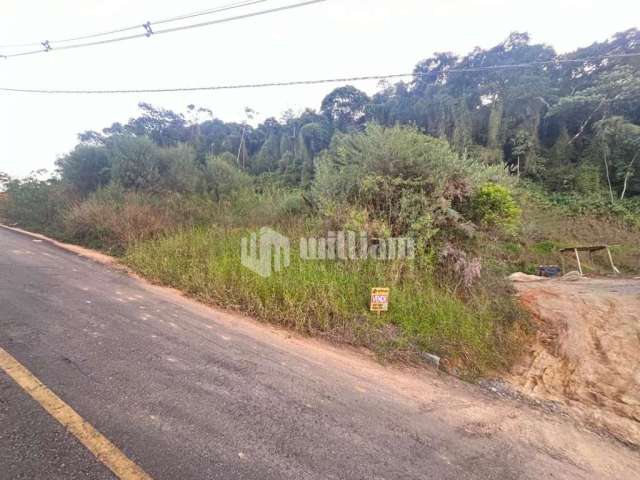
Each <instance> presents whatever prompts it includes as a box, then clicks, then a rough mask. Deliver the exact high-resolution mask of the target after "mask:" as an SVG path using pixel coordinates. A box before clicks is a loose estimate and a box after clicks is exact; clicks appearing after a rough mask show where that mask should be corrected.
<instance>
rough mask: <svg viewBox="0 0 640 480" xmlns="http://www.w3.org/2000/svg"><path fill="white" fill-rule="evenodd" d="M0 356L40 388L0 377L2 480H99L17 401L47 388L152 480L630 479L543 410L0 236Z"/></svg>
mask: <svg viewBox="0 0 640 480" xmlns="http://www.w3.org/2000/svg"><path fill="white" fill-rule="evenodd" d="M0 348H1V349H2V350H4V351H5V352H6V353H7V355H10V356H11V357H12V358H13V359H15V360H16V361H17V362H19V363H20V364H21V365H22V366H23V367H24V369H25V371H28V372H29V373H30V374H31V375H33V376H34V377H37V379H38V380H40V381H41V382H42V383H43V384H44V385H43V386H42V388H38V389H32V391H31V392H30V391H29V390H28V389H27V390H25V389H24V388H23V387H21V386H20V385H19V382H17V381H16V380H15V379H14V378H13V377H12V376H10V375H9V374H7V373H6V372H5V371H3V369H2V368H0V472H2V473H1V474H0V477H2V478H7V479H17V478H25V479H38V478H42V479H45V478H46V479H74V478H91V479H93V478H96V479H102V478H114V477H113V474H112V473H111V470H110V469H109V468H107V466H106V465H105V464H104V463H103V461H104V459H103V461H101V460H99V459H98V458H96V456H95V455H94V454H93V453H91V452H90V450H89V449H88V448H87V447H86V445H84V444H83V443H81V442H80V441H78V440H77V439H76V437H75V436H73V435H72V434H71V433H69V432H68V431H67V430H66V429H65V428H64V427H63V426H62V425H61V424H60V423H59V421H60V419H59V418H58V419H56V418H54V417H55V415H58V417H60V415H59V414H56V411H55V409H54V412H53V413H50V412H48V411H46V410H45V409H44V408H43V407H42V404H41V402H40V403H39V401H38V400H36V399H35V398H34V391H35V392H36V393H38V392H40V393H42V391H51V392H52V394H55V395H57V397H59V399H61V401H63V402H65V404H66V405H68V406H69V407H70V408H72V409H73V410H74V411H75V412H77V414H78V415H80V416H81V417H82V419H84V421H85V422H87V424H88V425H90V426H92V427H93V428H95V429H96V430H97V431H98V432H100V433H101V434H102V435H103V436H104V437H106V439H108V440H109V441H111V442H112V443H113V444H114V445H115V446H116V447H117V449H118V450H119V452H120V453H121V454H122V455H123V456H126V458H128V459H129V460H130V461H131V462H133V463H135V465H137V466H138V467H139V468H140V469H141V470H144V472H146V473H147V474H148V475H149V476H150V477H151V478H154V479H171V480H173V479H225V480H233V479H243V480H248V479H261V480H263V479H427V478H433V479H439V480H440V479H456V480H460V479H494V478H495V479H501V480H504V479H521V478H532V479H533V478H536V479H538V478H554V479H558V478H567V479H569V478H571V479H573V478H578V479H591V478H612V479H613V478H615V479H624V478H629V479H631V478H637V472H638V471H640V454H639V453H638V452H637V451H633V450H631V449H629V448H627V447H625V446H623V445H621V444H619V443H616V442H615V441H614V440H612V439H609V438H607V437H604V436H601V435H597V434H596V433H593V432H590V431H588V430H586V429H584V428H582V427H580V426H579V425H576V424H574V423H572V421H571V420H569V419H567V418H563V417H561V416H559V415H557V414H554V413H551V412H548V411H545V410H542V409H534V408H533V407H531V406H528V405H525V404H523V403H519V402H516V401H514V400H509V399H505V398H500V397H499V396H498V395H496V394H493V393H491V392H489V391H485V390H482V389H480V388H479V387H475V386H472V385H468V384H465V383H463V382H460V381H457V380H455V379H452V378H450V377H447V376H444V375H439V374H438V373H437V372H431V371H413V370H409V369H401V368H391V367H384V366H381V365H379V364H377V363H376V362H375V361H374V360H373V359H371V358H370V357H369V356H368V355H367V354H366V353H365V352H354V351H347V350H344V349H338V348H335V347H332V346H329V345H325V344H324V343H322V342H319V341H314V340H309V339H304V338H299V337H298V336H295V335H292V334H289V333H287V332H285V331H281V330H278V329H275V328H273V327H269V326H265V325H261V324H258V323H257V322H254V321H252V320H251V319H247V318H243V317H240V316H237V315H233V314H229V313H225V312H220V311H217V310H214V309H210V308H208V307H205V306H202V305H199V304H197V303H195V302H192V301H190V300H187V299H184V298H182V297H181V296H180V295H178V294H176V293H175V292H172V291H169V290H167V289H162V288H159V287H153V286H150V285H148V284H147V283H146V282H144V281H141V280H139V279H136V278H134V277H132V276H130V275H128V274H127V273H125V272H123V271H120V270H117V269H115V268H112V267H107V266H104V265H102V264H99V263H97V262H95V261H92V260H90V259H87V258H83V257H81V256H78V255H76V254H74V253H70V252H67V251H64V250H62V249H60V248H58V247H56V246H54V245H52V244H50V243H48V242H46V241H38V240H34V239H33V238H30V237H28V236H25V235H22V234H19V233H15V232H12V231H8V230H5V229H3V228H0ZM5 370H6V368H5ZM35 396H36V397H37V396H38V395H35ZM40 396H42V395H40ZM132 478H133V477H132Z"/></svg>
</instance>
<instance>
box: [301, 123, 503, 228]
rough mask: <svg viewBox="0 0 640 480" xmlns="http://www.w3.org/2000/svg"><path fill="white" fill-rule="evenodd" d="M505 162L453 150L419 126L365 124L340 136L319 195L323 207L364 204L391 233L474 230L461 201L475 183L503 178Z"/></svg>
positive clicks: (321, 171) (325, 161)
mask: <svg viewBox="0 0 640 480" xmlns="http://www.w3.org/2000/svg"><path fill="white" fill-rule="evenodd" d="M503 179H505V178H504V173H503V172H502V169H501V168H498V167H488V166H484V165H481V164H479V163H477V162H475V161H474V160H473V159H471V158H469V157H466V156H460V155H458V154H457V153H455V152H454V151H453V150H452V149H451V148H450V147H449V145H448V143H447V142H446V141H444V140H440V139H436V138H433V137H429V136H426V135H423V134H422V133H420V132H419V131H418V130H417V129H415V128H410V127H394V128H383V127H381V126H377V125H371V126H369V127H367V129H366V131H365V132H364V133H360V134H351V135H339V136H336V137H335V139H334V142H333V144H332V146H331V148H330V149H329V150H328V151H327V152H326V153H325V154H324V155H323V157H322V159H321V160H320V163H319V165H318V171H317V174H316V180H315V183H314V185H313V192H314V198H315V199H316V201H317V203H318V204H319V207H320V209H321V211H322V212H324V213H325V214H332V213H334V212H340V211H344V210H345V209H344V208H340V206H339V205H340V204H344V205H348V206H349V207H350V208H356V209H359V210H360V211H364V212H365V213H364V216H365V217H366V218H368V219H369V220H370V221H372V222H376V223H378V224H384V225H387V226H388V227H389V231H390V233H391V234H395V235H403V234H407V233H414V234H418V235H425V236H426V237H427V238H431V237H433V236H434V235H435V234H437V233H440V234H441V235H446V236H455V235H456V234H458V233H463V234H467V233H468V232H469V228H468V225H467V224H468V219H466V218H464V216H463V210H464V209H463V207H464V205H465V203H466V202H467V201H468V199H469V197H470V195H471V193H472V192H473V190H474V188H476V187H477V186H479V185H482V184H484V183H486V182H487V181H489V180H503Z"/></svg>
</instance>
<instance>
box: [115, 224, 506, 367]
mask: <svg viewBox="0 0 640 480" xmlns="http://www.w3.org/2000/svg"><path fill="white" fill-rule="evenodd" d="M247 234H248V232H247V231H245V230H241V229H232V230H230V229H222V228H218V227H209V228H192V229H188V230H185V231H182V232H180V233H176V234H170V235H167V236H165V237H162V238H158V239H155V240H149V241H144V242H139V243H137V244H135V245H133V246H132V247H131V248H130V249H129V250H128V253H127V254H126V256H125V262H126V263H127V264H128V265H129V266H131V267H132V268H133V269H134V270H136V271H137V272H139V273H140V274H142V275H144V276H145V277H146V278H149V279H151V280H152V281H155V282H157V283H160V284H164V285H168V286H172V287H175V288H178V289H180V290H183V291H185V292H186V293H188V294H190V295H191V296H193V297H196V298H197V299H199V300H202V301H204V302H207V303H211V304H215V305H218V306H222V307H227V308H233V309H236V310H240V311H243V312H246V313H248V314H251V315H253V316H255V317H257V318H258V319H260V320H263V321H268V322H272V323H276V324H280V325H283V326H285V327H288V328H292V329H295V330H297V331H298V332H302V333H304V334H312V335H320V336H325V337H328V338H330V339H332V340H335V341H339V342H346V343H349V344H352V345H358V346H366V347H369V348H371V349H373V350H374V351H375V352H377V353H378V354H380V355H381V356H382V357H384V358H398V357H402V358H404V359H419V357H420V355H421V354H423V353H435V354H437V355H441V356H443V357H445V359H446V360H445V362H446V364H447V366H449V368H450V369H456V368H458V369H459V371H461V372H464V373H467V374H474V373H476V374H477V373H480V372H482V371H485V370H487V369H490V368H495V367H497V366H499V365H500V364H502V363H504V361H505V355H506V350H505V348H504V345H503V344H501V340H503V339H504V338H503V337H501V336H500V335H497V334H496V330H497V326H498V325H497V324H498V323H499V320H497V319H496V311H495V305H494V304H492V302H491V301H489V300H487V298H483V297H482V296H479V297H474V298H470V299H467V301H466V302H465V301H463V300H462V299H461V298H459V297H458V296H457V295H455V294H453V293H452V292H449V291H447V290H446V289H444V288H442V287H440V286H438V285H437V284H436V282H434V280H433V278H432V277H431V276H430V275H429V274H427V273H426V272H425V271H424V270H422V269H419V268H416V267H415V265H413V264H412V263H411V262H409V261H403V262H398V263H388V262H379V261H372V260H368V261H359V262H340V261H301V260H300V259H299V256H298V255H297V252H296V249H295V248H294V249H293V252H292V255H291V265H290V266H289V267H288V268H286V269H284V270H282V271H280V272H277V273H274V274H273V275H272V276H271V277H269V278H262V277H260V276H258V275H256V274H254V273H253V272H251V271H250V270H248V269H245V268H243V267H242V266H241V264H240V239H241V238H242V237H243V236H244V235H247ZM376 286H387V287H391V307H390V311H389V312H387V313H384V314H382V315H381V316H377V315H376V314H372V313H370V312H369V311H368V301H369V295H370V290H371V288H372V287H376Z"/></svg>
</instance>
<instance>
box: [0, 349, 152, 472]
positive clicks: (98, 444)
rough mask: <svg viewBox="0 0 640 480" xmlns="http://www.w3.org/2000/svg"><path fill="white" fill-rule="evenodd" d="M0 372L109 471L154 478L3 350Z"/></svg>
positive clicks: (0, 354)
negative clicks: (11, 380) (19, 387)
mask: <svg viewBox="0 0 640 480" xmlns="http://www.w3.org/2000/svg"><path fill="white" fill-rule="evenodd" d="M0 369H2V370H4V371H5V372H6V373H7V375H9V376H10V377H11V378H13V380H15V382H16V383H17V384H18V385H20V386H21V387H22V388H23V389H24V390H25V391H26V392H27V393H28V394H29V395H30V396H31V397H32V398H33V399H34V400H35V401H36V402H38V403H39V404H40V405H41V406H42V408H44V409H45V410H46V411H47V412H49V415H51V416H52V417H53V418H55V419H56V420H57V421H58V422H60V423H61V424H62V426H64V427H65V428H66V429H67V431H69V432H71V433H72V434H73V435H74V436H75V437H76V438H77V439H78V440H80V442H81V443H82V444H83V445H84V446H85V447H86V448H87V449H88V450H89V451H90V452H91V453H92V454H93V455H94V456H95V457H96V458H97V459H98V460H100V461H101V462H102V463H104V464H105V465H106V466H107V468H109V470H111V471H112V472H113V473H114V474H115V475H116V476H117V477H118V478H121V479H122V480H151V477H150V476H149V475H148V474H147V473H146V472H145V471H144V470H142V469H141V468H140V467H139V466H138V465H136V464H135V463H133V462H132V461H131V460H130V459H129V458H128V457H127V456H126V455H125V454H124V453H122V452H121V451H120V450H119V449H118V447H116V446H115V445H114V444H113V443H111V442H110V441H109V439H107V437H105V436H104V435H102V434H101V433H100V432H98V431H97V430H96V429H95V428H93V427H92V426H91V425H90V424H89V423H87V422H86V421H85V420H83V418H82V417H81V416H80V415H78V413H77V412H76V411H75V410H74V409H73V408H71V407H70V406H69V405H67V404H66V403H65V402H64V401H62V399H60V397H58V396H57V395H56V394H55V393H53V392H52V391H51V390H49V389H48V388H47V386H46V385H44V384H43V383H42V382H41V381H40V380H38V379H37V378H36V377H35V376H33V374H32V373H31V372H30V371H29V370H27V369H26V368H25V367H24V366H23V365H22V364H21V363H20V362H18V361H17V360H16V359H15V358H13V357H12V356H11V355H10V354H9V353H8V352H7V351H6V350H4V349H2V348H0Z"/></svg>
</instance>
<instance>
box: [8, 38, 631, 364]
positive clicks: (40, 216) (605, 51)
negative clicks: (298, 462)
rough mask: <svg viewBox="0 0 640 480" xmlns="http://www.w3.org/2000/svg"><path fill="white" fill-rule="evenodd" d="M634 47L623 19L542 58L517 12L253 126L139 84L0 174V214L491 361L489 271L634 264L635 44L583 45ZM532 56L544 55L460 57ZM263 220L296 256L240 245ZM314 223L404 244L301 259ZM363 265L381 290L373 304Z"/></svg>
mask: <svg viewBox="0 0 640 480" xmlns="http://www.w3.org/2000/svg"><path fill="white" fill-rule="evenodd" d="M639 49H640V33H639V32H638V31H636V30H630V31H627V32H623V33H620V34H617V35H615V36H614V37H613V39H612V40H610V41H607V42H604V43H596V44H594V45H592V46H590V47H588V48H585V49H581V50H578V51H576V52H574V53H571V54H568V55H566V58H567V59H570V60H573V61H572V62H571V63H555V64H552V63H548V62H549V60H550V59H553V58H555V57H556V55H555V52H553V50H552V49H551V48H550V47H548V46H545V45H532V44H530V42H529V38H528V36H527V35H526V34H518V33H514V34H512V35H511V36H510V37H509V38H508V39H507V40H506V41H505V42H503V43H502V44H500V45H498V46H496V47H494V48H492V49H489V50H476V51H474V52H473V53H471V54H469V55H468V56H466V57H462V58H459V57H457V56H454V55H452V54H438V55H436V56H435V57H433V58H430V59H427V60H425V61H423V62H420V63H419V64H418V65H417V67H416V70H415V78H414V79H413V81H412V82H410V83H402V82H400V83H397V84H395V85H386V86H384V88H383V89H382V90H381V91H380V92H378V93H377V94H376V95H374V96H373V97H369V96H367V95H366V94H365V93H364V92H361V91H359V90H357V89H356V88H354V87H352V86H348V87H341V88H338V89H336V90H334V91H333V92H331V93H330V94H329V95H328V96H327V97H326V98H325V99H324V101H323V102H322V106H321V110H320V112H315V111H313V110H306V111H304V112H302V113H300V114H298V115H295V114H293V113H292V112H287V113H286V114H285V115H284V116H283V118H282V119H281V120H276V119H274V118H270V119H267V120H265V121H264V122H263V123H261V124H259V125H258V126H256V127H252V126H250V125H248V124H247V123H243V124H237V123H225V122H222V121H220V120H217V119H213V118H211V117H212V115H211V112H210V111H208V110H204V109H198V108H196V107H195V106H193V105H192V106H189V107H188V114H187V116H186V117H185V116H183V115H181V114H177V113H174V112H172V111H167V110H162V109H156V108H154V107H152V106H151V105H148V104H141V105H140V106H141V108H142V115H141V116H139V117H137V118H134V119H131V120H130V121H129V122H128V123H126V124H124V125H123V124H119V123H115V124H113V125H111V126H110V127H109V128H106V129H104V130H103V131H101V132H94V131H87V132H84V133H82V134H81V135H80V143H79V145H78V146H77V147H76V148H75V149H74V150H73V151H72V152H70V153H69V154H67V155H65V156H64V157H61V158H60V159H59V160H58V162H57V165H58V171H57V172H56V175H54V176H52V177H51V178H48V179H43V178H42V176H41V175H39V174H38V175H34V176H32V177H30V178H26V179H13V180H12V179H9V178H7V177H6V176H4V175H0V182H1V183H2V185H3V186H4V187H3V188H4V189H6V191H7V196H6V198H5V199H4V200H2V201H1V202H0V215H2V216H3V217H4V218H5V219H6V221H8V222H10V223H16V224H18V225H20V226H23V227H25V228H28V229H32V230H37V231H42V232H44V233H47V234H49V235H53V236H55V237H57V238H61V239H65V240H68V241H73V242H77V243H82V244H85V245H89V246H92V247H95V248H100V249H103V250H107V251H109V252H111V253H113V254H116V255H120V256H122V258H123V259H124V261H125V262H127V263H128V264H129V265H131V266H132V267H133V268H134V269H136V270H137V271H139V272H141V273H142V274H144V275H145V276H147V277H149V278H151V279H153V280H155V281H157V282H161V283H163V284H167V285H172V286H175V287H177V288H180V289H183V290H185V291H187V292H188V293H190V294H192V295H194V296H196V297H198V298H200V299H202V300H204V301H207V302H212V303H215V304H218V305H222V306H225V307H230V308H235V309H240V310H243V311H246V312H249V313H251V314H253V315H255V316H257V317H259V318H261V319H263V320H266V321H270V322H275V323H279V324H282V325H285V326H287V327H291V328H295V329H297V330H299V331H301V332H305V333H308V334H317V335H324V336H327V337H329V338H331V339H334V340H336V341H340V342H348V343H351V344H354V345H362V346H366V347H369V348H372V349H374V350H375V351H377V352H379V353H380V354H381V355H383V356H386V357H390V358H394V357H395V358H398V357H399V358H405V359H411V360H419V359H420V358H421V357H422V356H423V355H424V354H425V353H435V354H438V355H441V356H443V357H444V359H445V364H446V365H447V367H448V368H450V369H452V370H454V369H455V370H457V371H459V372H461V373H465V374H477V373H482V372H485V371H487V370H490V369H495V368H504V367H506V366H507V365H508V364H509V361H510V358H511V356H512V354H513V353H514V352H515V351H517V349H518V347H519V345H520V342H521V341H522V339H523V337H524V336H525V335H526V334H527V328H528V326H527V322H526V319H525V318H524V317H523V315H522V313H521V312H520V310H519V309H518V307H517V305H516V302H515V300H514V299H513V297H512V295H511V291H510V287H509V285H508V284H507V282H506V281H505V280H504V277H505V275H506V274H508V273H511V272H513V271H516V270H521V271H526V272H529V273H534V272H535V270H536V267H537V266H538V265H539V264H550V263H560V260H561V258H560V256H559V254H558V249H559V248H560V247H562V246H567V245H570V244H574V243H600V242H607V243H616V244H620V246H619V247H616V250H615V251H614V253H615V257H616V260H617V262H618V264H619V265H618V266H619V267H620V268H621V269H622V270H623V271H625V272H627V273H631V272H637V271H638V270H639V268H640V253H639V252H638V238H639V234H640V158H638V155H639V154H638V152H639V151H640V126H639V124H640V103H639V102H638V99H640V83H639V81H638V78H640V76H638V67H639V66H640V65H639V64H638V60H637V59H633V58H631V57H624V56H616V57H615V58H613V59H609V60H607V61H594V60H593V57H594V56H598V55H609V54H612V55H613V54H615V55H618V54H620V53H630V52H636V51H640V50H639ZM528 62H534V63H536V62H547V63H545V64H544V66H543V65H540V64H539V63H536V65H535V66H532V67H530V68H527V69H502V68H498V69H494V70H479V71H478V70H474V68H475V67H478V66H505V65H511V64H521V63H528ZM460 68H462V69H471V71H468V72H467V73H465V74H460V73H454V72H452V70H454V69H460ZM203 116H204V117H207V119H205V120H201V118H202V117H203ZM251 116H252V112H251V111H250V110H247V117H248V120H249V119H251ZM261 226H270V227H272V228H275V229H277V230H278V231H279V232H281V233H283V234H286V235H287V236H289V237H290V238H291V239H294V241H293V245H294V252H293V254H292V255H291V260H292V262H291V265H290V266H289V267H288V268H286V269H284V270H282V271H280V272H276V273H275V274H274V275H273V276H271V277H269V278H266V279H265V278H262V277H260V276H258V275H255V274H253V273H252V272H251V271H249V270H246V269H244V268H242V267H241V265H240V239H241V238H242V237H244V236H247V235H248V234H250V233H251V232H253V231H255V230H256V228H259V227H261ZM329 230H331V231H339V230H352V231H356V232H366V234H367V235H368V237H369V238H371V239H372V240H373V241H381V240H383V239H386V238H388V237H399V236H408V237H411V238H413V239H415V241H416V254H417V255H416V257H415V259H400V260H394V261H376V260H373V259H368V260H363V261H320V260H317V261H301V260H300V258H299V256H298V255H297V254H296V252H295V249H296V248H297V246H296V242H295V239H297V238H299V237H302V236H305V237H309V236H324V235H326V232H327V231H329ZM604 265H605V263H604V261H602V262H601V261H600V260H599V259H598V258H595V259H594V261H593V262H588V261H587V262H586V265H585V268H587V269H589V268H592V269H593V270H594V271H598V269H600V268H601V267H603V266H604ZM374 286H389V287H391V292H392V293H391V310H390V311H389V312H388V313H386V314H384V315H382V316H379V317H378V316H376V315H372V314H371V313H369V312H368V304H367V302H368V296H369V291H370V288H371V287H374Z"/></svg>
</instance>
